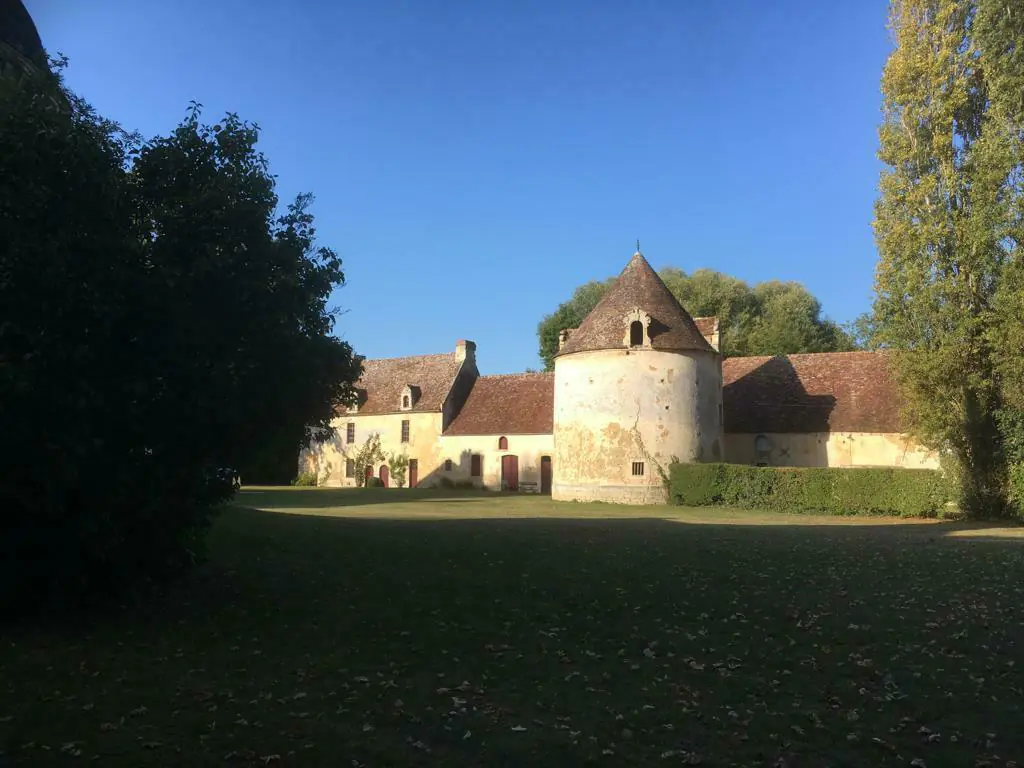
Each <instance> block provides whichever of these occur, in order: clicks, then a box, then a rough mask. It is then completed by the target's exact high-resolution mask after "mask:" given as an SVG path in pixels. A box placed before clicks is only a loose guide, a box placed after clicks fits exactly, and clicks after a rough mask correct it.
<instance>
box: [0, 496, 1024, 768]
mask: <svg viewBox="0 0 1024 768" xmlns="http://www.w3.org/2000/svg"><path fill="white" fill-rule="evenodd" d="M272 493H276V494H278V495H277V496H275V499H278V500H280V498H282V497H286V496H287V495H288V494H289V492H288V491H276V492H272ZM345 493H349V492H347V491H345V492H343V491H335V492H331V491H317V492H315V493H309V492H306V493H304V494H295V498H296V500H298V499H299V498H302V499H303V501H302V502H301V503H300V504H299V503H296V506H293V507H291V508H287V507H283V506H281V507H279V508H281V509H282V511H283V512H287V513H285V514H282V513H278V512H270V511H260V510H256V509H247V508H241V507H234V508H229V509H227V510H226V511H225V512H224V514H223V515H222V516H221V517H220V518H219V519H218V520H217V522H216V524H215V525H214V527H213V530H212V531H211V535H210V540H209V545H210V561H209V563H208V564H207V565H206V566H204V567H203V568H201V569H198V570H197V571H196V573H194V574H193V575H192V576H191V577H190V578H189V579H188V580H186V582H184V583H182V584H179V585H178V586H177V587H175V588H173V589H169V590H167V592H166V594H164V595H162V596H160V597H156V596H154V599H152V600H151V601H149V602H147V603H146V604H143V605H133V606H128V607H126V608H125V609H124V610H122V611H121V612H119V613H118V614H117V615H113V616H110V615H108V616H103V617H97V618H96V620H95V621H94V622H93V624H92V626H87V627H73V628H68V627H59V626H54V627H48V628H44V629H41V630H39V629H37V630H36V631H31V630H28V631H25V632H23V633H16V634H12V635H11V636H10V637H5V642H4V643H2V644H0V679H3V680H4V685H3V686H0V715H3V716H4V717H3V718H0V749H4V748H6V749H7V751H8V754H10V755H12V756H13V757H14V758H15V759H16V760H24V761H25V762H26V763H27V764H28V763H30V764H43V765H45V764H60V763H59V758H60V757H62V756H63V754H62V755H56V750H54V751H53V752H52V753H45V752H42V751H40V748H39V747H38V746H37V745H39V744H46V745H50V744H56V745H60V744H69V743H71V744H74V749H75V750H78V751H80V752H81V753H82V761H83V762H84V761H85V760H91V759H93V757H94V756H97V755H102V756H104V760H103V764H104V765H106V764H115V765H161V764H179V765H212V764H223V757H222V756H224V755H233V754H242V753H244V755H249V751H251V752H252V755H251V756H249V757H246V760H248V762H244V763H243V762H240V763H239V764H259V761H260V759H261V756H271V755H281V756H282V760H283V764H300V765H336V764H338V755H345V756H346V760H348V759H351V760H352V761H353V762H358V763H359V764H364V765H506V766H513V765H514V766H534V765H566V766H573V765H589V764H595V763H598V762H600V763H601V764H608V765H611V764H615V765H639V764H661V763H662V762H664V760H665V759H666V758H665V755H670V756H674V757H677V758H678V757H680V756H683V757H686V756H687V755H689V756H696V757H699V758H700V761H698V762H701V763H702V764H705V765H728V764H733V765H772V764H775V765H780V764H785V765H791V766H804V765H819V764H821V763H820V756H821V755H826V754H827V755H829V757H830V759H831V763H830V764H833V765H836V766H859V765H872V766H905V765H906V764H907V759H906V756H907V755H918V754H922V750H927V752H925V754H926V755H927V756H928V761H927V763H928V765H933V764H934V765H975V764H978V763H979V762H980V761H982V760H986V761H989V762H990V763H991V764H999V765H1002V764H1003V763H1002V762H996V758H995V755H997V754H1002V755H1017V754H1022V753H1024V752H1022V750H1024V732H1022V731H1021V730H1020V728H1019V722H1020V715H1021V711H1020V706H1019V703H1018V702H1019V693H1020V691H1019V678H1018V676H1017V675H1016V673H1015V670H1013V669H1012V666H1011V665H1010V662H1015V661H1016V660H1017V659H1018V658H1019V653H1020V651H1019V649H1020V648H1021V646H1022V643H1024V627H1022V626H1021V625H1020V622H1019V615H1018V610H1017V606H1018V605H1019V595H1020V584H1019V582H1020V579H1019V575H1018V574H1019V573H1020V572H1021V567H1022V565H1024V546H1021V543H1022V540H1021V539H1019V538H1017V539H1008V538H1000V537H999V535H998V534H997V533H996V532H997V531H1003V530H1005V529H996V528H993V527H986V526H979V525H958V524H944V523H939V524H925V525H922V524H920V523H912V522H908V523H900V522H893V521H889V520H886V521H878V522H867V523H862V524H857V525H842V524H839V525H823V524H820V522H816V521H812V520H806V521H804V520H802V519H801V518H798V517H796V516H793V517H788V518H784V522H785V524H781V525H780V524H767V525H765V524H756V523H749V522H747V523H745V522H743V521H742V520H741V519H739V518H737V519H733V520H731V521H729V522H726V523H721V524H719V523H715V522H713V521H712V522H708V519H707V518H708V517H709V514H707V513H709V512H713V510H712V511H709V510H703V511H701V514H703V515H704V519H703V520H701V521H699V522H692V523H691V522H689V521H688V520H687V515H686V514H685V512H683V513H681V514H677V515H671V516H670V514H669V513H671V512H673V510H672V509H671V508H668V507H664V508H648V509H641V510H636V509H634V510H631V514H632V515H633V516H632V517H610V518H609V517H598V518H594V517H590V518H586V519H573V518H572V517H569V515H571V514H572V512H573V510H574V509H576V507H575V505H571V504H556V503H553V502H543V503H537V504H530V505H521V510H522V509H530V508H535V509H538V510H545V509H546V510H549V511H550V510H556V511H557V512H556V513H557V514H558V515H560V516H559V517H540V516H538V517H532V518H531V517H507V516H502V515H501V514H500V513H499V514H498V515H496V516H494V517H491V518H488V517H486V515H485V514H484V513H481V514H479V515H478V516H477V517H475V518H468V519H466V518H463V519H443V518H442V519H432V518H426V517H424V518H419V519H404V518H403V519H396V518H393V517H382V516H377V517H373V518H370V517H363V518H360V517H358V516H356V515H354V514H352V513H351V512H349V513H346V515H345V516H343V515H339V516H329V515H327V514H324V513H321V512H319V510H315V511H311V512H310V513H309V514H304V513H302V512H301V509H304V508H305V509H310V508H311V507H310V500H311V499H314V498H316V497H319V496H320V495H321V494H322V499H323V503H322V507H330V506H346V505H339V504H338V502H337V499H338V498H342V499H345V500H346V501H347V500H348V499H353V501H352V502H351V504H365V503H367V501H366V499H367V498H375V499H377V500H378V502H379V501H380V500H384V501H390V500H391V498H392V494H394V493H395V492H392V491H383V492H368V493H367V494H358V493H356V494H353V495H351V496H344V495H341V494H345ZM440 493H441V492H438V491H435V492H431V493H429V494H425V495H423V496H422V499H423V500H425V501H431V502H440V501H446V502H447V501H454V500H466V501H469V500H473V497H472V495H468V496H467V495H466V494H463V493H462V492H461V491H460V492H455V493H453V494H452V496H451V497H450V498H445V497H444V496H442V495H439V494H440ZM246 495H247V494H242V498H240V499H239V501H240V502H241V503H245V502H246V498H245V497H246ZM395 495H396V496H399V497H404V498H405V499H406V500H408V497H405V496H404V492H403V493H399V494H395ZM478 498H480V497H478ZM482 498H485V499H495V498H496V499H497V500H498V501H499V503H498V504H497V505H495V506H497V507H502V506H508V505H512V504H514V503H515V502H517V501H520V502H521V498H517V497H514V496H508V497H502V496H497V497H495V496H494V495H491V494H487V495H486V496H484V497H482ZM250 503H252V502H250ZM370 503H373V502H370ZM412 506H415V505H412ZM430 506H434V505H433V504H431V505H430ZM481 507H482V508H483V509H489V508H491V505H490V504H483V505H481ZM290 509H291V510H295V511H290ZM378 509H379V510H383V509H384V508H383V507H379V508H378ZM659 512H663V513H664V514H663V515H662V516H660V517H659V516H658V514H659ZM368 514H369V513H368ZM561 515H565V516H561ZM764 517H765V518H766V519H767V518H769V517H770V518H772V520H773V521H778V520H779V518H780V517H782V516H764ZM979 681H980V682H979ZM55 691H56V692H59V695H57V694H55V693H53V692H55ZM214 722H216V727H213V725H212V724H213V723H214ZM103 723H109V724H111V725H110V726H108V727H106V728H104V727H102V724H103ZM907 723H909V725H904V724H907ZM256 724H259V727H255V725H256ZM114 726H116V727H114ZM920 728H925V729H927V732H928V733H933V732H934V733H941V734H942V737H943V740H942V741H941V743H931V742H925V741H924V739H923V736H922V733H923V731H920V730H919V729H920ZM991 733H996V734H998V738H997V739H992V738H989V737H988V736H987V734H991ZM953 736H955V737H956V738H955V739H953V738H952V737H953ZM878 738H880V739H883V741H884V745H883V746H879V744H878V742H877V740H876V739H878ZM989 744H991V745H992V746H988V745H989ZM4 745H7V746H6V747H5V746H4ZM146 745H150V746H149V747H147V746H146ZM426 750H429V752H427V751H426ZM289 755H290V756H291V757H289ZM111 756H113V757H111ZM211 756H214V758H215V761H214V762H211V760H213V759H214V758H211ZM686 759H690V758H688V757H686ZM780 761H781V762H780ZM264 762H266V761H264ZM689 764H696V762H690V763H689Z"/></svg>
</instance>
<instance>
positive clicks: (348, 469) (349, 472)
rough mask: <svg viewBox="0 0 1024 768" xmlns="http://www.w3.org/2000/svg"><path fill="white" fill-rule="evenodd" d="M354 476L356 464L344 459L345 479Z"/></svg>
mask: <svg viewBox="0 0 1024 768" xmlns="http://www.w3.org/2000/svg"><path fill="white" fill-rule="evenodd" d="M355 476H356V463H355V461H353V460H352V459H345V477H355Z"/></svg>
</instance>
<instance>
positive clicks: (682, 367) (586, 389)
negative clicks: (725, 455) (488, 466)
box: [551, 251, 723, 504]
mask: <svg viewBox="0 0 1024 768" xmlns="http://www.w3.org/2000/svg"><path fill="white" fill-rule="evenodd" d="M722 440H723V430H722V358H721V355H719V354H718V352H717V351H716V350H715V349H714V348H713V347H712V346H711V345H710V344H708V342H707V341H706V340H705V338H704V336H703V335H702V334H701V332H700V330H699V329H698V328H697V326H696V324H695V323H694V321H693V318H691V317H690V315H689V314H688V313H687V312H686V310H685V309H683V307H682V306H681V305H680V304H679V302H678V301H677V300H676V298H675V297H674V296H673V295H672V293H671V291H669V289H668V288H667V287H666V286H665V284H664V283H663V282H662V281H661V278H660V277H658V275H657V273H656V272H655V271H654V270H653V269H651V265H650V264H648V263H647V260H646V259H645V258H644V257H643V254H641V253H640V252H639V251H637V253H635V254H634V255H633V258H632V259H631V260H630V262H629V264H627V265H626V268H625V269H624V270H623V271H622V273H621V274H620V275H619V277H618V279H617V280H616V281H615V283H614V284H613V285H612V286H611V288H609V289H608V292H607V293H606V294H605V295H604V298H602V299H601V301H600V302H599V303H598V305H597V306H596V307H594V309H593V311H591V313H590V314H589V315H587V317H586V318H585V319H584V320H583V322H582V323H581V324H580V326H579V328H574V329H566V330H564V331H562V333H561V335H560V337H559V351H558V354H557V355H556V356H555V404H554V444H555V450H554V453H555V457H554V458H555V472H554V482H553V484H552V489H551V492H552V497H553V498H554V499H557V500H564V501H574V500H575V501H610V502H625V503H632V504H654V503H661V502H663V501H665V499H666V496H667V494H666V488H665V483H664V479H663V478H664V473H666V472H667V471H668V467H669V464H671V463H672V462H673V461H683V462H692V461H721V459H722V451H723V446H722Z"/></svg>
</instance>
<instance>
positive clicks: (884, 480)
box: [669, 464, 1024, 517]
mask: <svg viewBox="0 0 1024 768" xmlns="http://www.w3.org/2000/svg"><path fill="white" fill-rule="evenodd" d="M1021 480H1022V485H1021V490H1022V492H1024V472H1022V477H1021ZM669 497H670V499H671V501H672V503H674V504H680V505H683V506H692V507H697V506H715V505H720V506H729V507H748V508H752V509H770V510H774V511H778V512H797V513H824V514H830V515H895V516H899V517H935V516H936V515H938V514H939V512H940V510H942V509H943V507H944V505H945V502H946V501H947V500H948V499H949V488H948V484H947V483H946V481H945V479H944V478H943V475H942V473H941V472H939V471H937V470H930V469H902V468H896V467H849V468H845V467H808V468H797V467H749V466H745V465H740V464H673V465H672V466H671V468H670V470H669Z"/></svg>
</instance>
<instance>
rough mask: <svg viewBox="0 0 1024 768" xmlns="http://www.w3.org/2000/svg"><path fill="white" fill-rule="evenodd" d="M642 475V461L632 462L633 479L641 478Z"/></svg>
mask: <svg viewBox="0 0 1024 768" xmlns="http://www.w3.org/2000/svg"><path fill="white" fill-rule="evenodd" d="M643 474H644V463H643V462H642V461H634V462H633V477H643Z"/></svg>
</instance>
